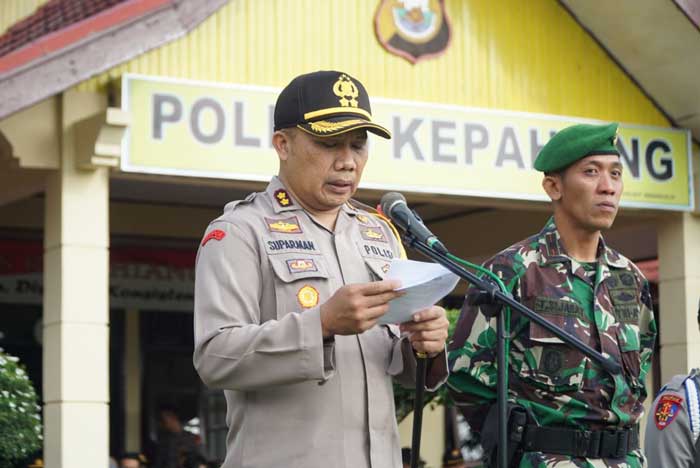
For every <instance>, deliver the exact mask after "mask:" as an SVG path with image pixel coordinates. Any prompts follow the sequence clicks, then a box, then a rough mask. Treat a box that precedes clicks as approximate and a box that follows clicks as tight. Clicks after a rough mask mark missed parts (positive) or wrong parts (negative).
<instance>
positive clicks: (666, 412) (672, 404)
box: [654, 395, 683, 431]
mask: <svg viewBox="0 0 700 468" xmlns="http://www.w3.org/2000/svg"><path fill="white" fill-rule="evenodd" d="M682 403H683V398H681V397H679V396H678V395H662V396H661V398H659V401H658V402H657V403H656V408H655V409H654V422H655V423H656V428H657V429H658V430H660V431H662V430H664V429H666V428H667V427H668V426H670V425H671V423H672V422H673V420H674V419H676V415H678V412H679V411H680V410H681V404H682Z"/></svg>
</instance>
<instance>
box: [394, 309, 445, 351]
mask: <svg viewBox="0 0 700 468" xmlns="http://www.w3.org/2000/svg"><path fill="white" fill-rule="evenodd" d="M449 326H450V322H449V321H448V320H447V315H446V314H445V309H443V308H442V307H438V306H432V307H430V308H428V309H425V310H421V311H420V312H416V313H415V314H413V321H412V322H404V323H402V324H401V325H400V329H401V331H402V332H405V333H408V335H409V336H408V340H409V341H410V342H411V345H412V346H413V349H415V350H416V352H419V353H427V354H428V356H430V357H432V356H435V355H437V354H438V353H441V352H442V351H443V350H444V349H445V341H446V340H447V329H448V327H449Z"/></svg>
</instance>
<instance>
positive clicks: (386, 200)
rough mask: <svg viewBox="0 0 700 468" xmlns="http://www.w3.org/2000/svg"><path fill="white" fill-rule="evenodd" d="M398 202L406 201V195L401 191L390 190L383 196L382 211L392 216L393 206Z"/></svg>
mask: <svg viewBox="0 0 700 468" xmlns="http://www.w3.org/2000/svg"><path fill="white" fill-rule="evenodd" d="M396 202H403V203H406V197H404V196H403V195H401V194H400V193H399V192H389V193H385V194H384V195H383V196H382V200H381V202H380V206H381V207H382V212H383V213H384V215H385V216H388V217H390V218H391V208H392V207H393V206H394V205H395V204H396Z"/></svg>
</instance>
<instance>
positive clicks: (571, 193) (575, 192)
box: [548, 154, 623, 232]
mask: <svg viewBox="0 0 700 468" xmlns="http://www.w3.org/2000/svg"><path fill="white" fill-rule="evenodd" d="M553 177H554V178H555V179H556V180H555V181H554V183H553V186H554V187H553V189H552V191H550V190H548V194H549V195H550V197H551V198H552V199H553V200H555V201H556V202H557V207H556V209H557V210H558V211H559V214H560V215H561V216H564V217H565V218H566V219H567V220H568V221H569V222H570V223H571V225H573V226H575V227H578V228H579V229H582V230H585V231H588V232H593V231H600V230H602V229H608V228H610V227H611V226H612V224H613V221H615V216H616V215H617V210H618V207H619V205H620V197H621V196H622V189H623V185H622V164H621V163H620V157H619V156H617V155H614V154H606V155H595V156H588V157H585V158H583V159H581V160H580V161H577V162H575V163H574V164H572V165H571V166H569V167H568V168H566V170H564V172H563V173H562V174H559V175H556V176H553Z"/></svg>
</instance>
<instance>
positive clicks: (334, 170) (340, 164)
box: [272, 129, 367, 212]
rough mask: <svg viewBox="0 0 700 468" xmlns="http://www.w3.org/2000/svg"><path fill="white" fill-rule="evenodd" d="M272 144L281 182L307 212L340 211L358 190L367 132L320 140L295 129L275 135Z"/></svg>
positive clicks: (364, 159) (365, 155) (365, 157)
mask: <svg viewBox="0 0 700 468" xmlns="http://www.w3.org/2000/svg"><path fill="white" fill-rule="evenodd" d="M272 141H273V144H274V146H275V149H276V150H277V154H278V155H279V158H280V178H281V179H282V181H283V182H284V184H285V186H286V187H287V189H288V190H289V191H290V192H292V195H294V197H295V198H297V200H298V201H299V203H300V204H301V205H302V206H304V208H306V209H307V210H310V211H312V212H329V211H333V210H337V209H338V208H339V207H340V206H341V205H343V204H344V203H345V202H347V201H348V200H349V199H350V197H352V195H353V194H354V193H355V191H356V190H357V185H358V184H359V183H360V178H361V177H362V171H363V170H364V168H365V164H366V163H367V132H366V131H365V130H363V129H358V130H353V131H351V132H348V133H343V134H341V135H337V136H332V137H324V138H319V137H314V136H312V135H309V134H307V133H305V132H303V131H301V130H296V129H294V130H292V131H290V130H287V131H284V132H277V133H275V135H274V136H273V140H272Z"/></svg>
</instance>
